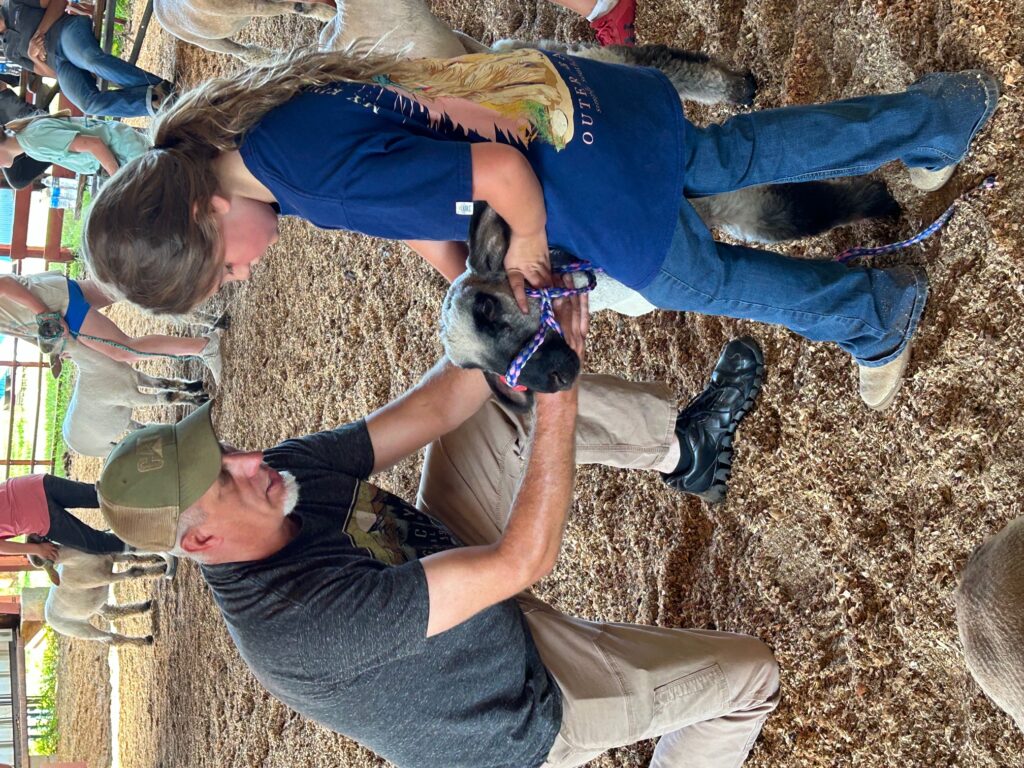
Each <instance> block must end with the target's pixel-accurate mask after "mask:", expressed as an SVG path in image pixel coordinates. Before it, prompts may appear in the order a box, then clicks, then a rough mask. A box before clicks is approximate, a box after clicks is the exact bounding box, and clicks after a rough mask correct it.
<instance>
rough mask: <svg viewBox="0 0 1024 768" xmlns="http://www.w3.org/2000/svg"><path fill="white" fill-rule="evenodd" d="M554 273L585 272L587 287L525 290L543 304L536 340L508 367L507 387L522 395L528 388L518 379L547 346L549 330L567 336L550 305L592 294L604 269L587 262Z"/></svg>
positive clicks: (570, 265)
mask: <svg viewBox="0 0 1024 768" xmlns="http://www.w3.org/2000/svg"><path fill="white" fill-rule="evenodd" d="M551 271H552V272H554V273H556V274H559V275H567V274H572V273H574V272H582V273H584V274H585V275H586V276H587V284H586V285H585V286H583V287H582V288H556V287H554V286H551V287H548V288H532V287H530V286H527V287H526V295H527V296H529V297H531V298H534V299H537V300H538V301H539V302H540V327H539V328H538V329H537V332H536V333H535V334H534V335H533V338H532V339H530V341H529V342H527V344H526V346H524V347H523V348H522V350H520V352H519V354H518V355H516V356H515V357H514V358H513V359H512V362H511V363H509V365H508V371H506V372H505V383H506V384H507V385H508V386H509V387H510V388H511V389H514V390H515V391H517V392H522V391H524V390H525V389H526V387H524V386H522V385H520V384H519V376H520V375H521V374H522V372H523V368H524V367H525V366H526V364H527V362H529V360H530V358H531V357H533V353H534V352H536V351H537V350H538V349H540V345H541V344H543V343H544V337H545V336H546V335H547V332H548V329H549V328H550V329H551V330H552V331H554V332H555V333H557V334H558V335H559V336H564V335H565V334H563V333H562V326H560V325H559V324H558V321H557V320H556V319H555V309H554V307H553V306H552V305H551V302H552V301H553V300H554V299H564V298H569V297H571V296H580V295H582V294H584V293H590V292H591V291H592V290H594V288H595V287H597V274H596V273H598V272H604V270H603V269H601V267H595V266H594V265H592V264H590V263H589V262H586V261H573V262H570V263H568V264H564V265H562V266H560V267H553V268H552V269H551Z"/></svg>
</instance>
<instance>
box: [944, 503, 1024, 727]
mask: <svg viewBox="0 0 1024 768" xmlns="http://www.w3.org/2000/svg"><path fill="white" fill-rule="evenodd" d="M956 626H957V631H958V632H959V634H960V642H961V643H962V644H963V647H964V656H965V657H966V660H967V668H968V669H969V670H970V672H971V675H972V676H973V677H974V679H975V681H977V683H978V685H980V686H981V690H983V691H984V692H985V693H986V694H987V695H988V697H989V698H990V699H992V701H994V702H995V703H996V705H997V706H998V707H999V708H1000V709H1001V710H1003V711H1004V712H1006V714H1008V715H1009V716H1010V717H1012V718H1013V721H1014V722H1015V723H1016V724H1017V727H1018V728H1020V729H1021V730H1022V731H1024V517H1018V518H1017V519H1016V520H1014V521H1012V522H1011V523H1010V524H1009V525H1007V526H1006V527H1005V528H1003V530H1001V531H1000V532H999V533H997V534H996V535H995V536H993V537H992V538H990V539H989V540H988V541H986V542H985V543H983V544H982V545H981V546H979V547H978V548H977V549H976V550H975V551H974V554H972V555H971V559H970V560H969V561H968V563H967V567H966V568H965V569H964V572H963V575H962V576H961V577H960V586H959V587H958V588H957V590H956Z"/></svg>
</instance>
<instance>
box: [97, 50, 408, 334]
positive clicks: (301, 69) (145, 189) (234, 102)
mask: <svg viewBox="0 0 1024 768" xmlns="http://www.w3.org/2000/svg"><path fill="white" fill-rule="evenodd" d="M357 50H358V49H357V48H356V47H355V46H353V47H351V48H349V49H348V50H347V51H344V52H326V53H316V52H310V51H308V50H298V51H294V52H292V53H291V54H288V55H286V56H284V57H283V58H280V59H277V60H275V61H272V62H270V63H268V64H265V65H263V66H260V67H256V68H253V69H250V70H248V71H246V72H243V73H240V74H238V75H235V76H232V77H223V78H218V79H215V80H210V81H208V82H205V83H203V84H202V85H199V86H197V87H196V88H193V89H192V90H190V91H188V92H187V93H184V94H182V96H181V97H180V98H179V99H178V101H177V102H176V103H175V104H174V105H173V106H171V107H169V108H168V109H167V110H166V111H162V112H161V113H160V114H159V115H158V116H157V118H156V120H155V122H154V125H153V128H152V131H151V133H152V138H153V144H154V146H153V149H151V150H149V151H148V152H146V153H145V154H144V155H143V156H142V157H139V158H136V159H135V160H133V161H132V162H130V163H128V164H127V165H125V166H124V167H123V168H122V169H121V170H120V171H119V172H118V173H116V174H114V176H113V177H112V178H111V179H110V180H109V181H108V182H107V183H106V184H105V185H104V186H103V188H102V189H101V190H100V192H99V193H98V194H97V196H96V198H95V199H94V200H93V203H92V208H91V210H90V212H89V216H88V218H87V220H86V222H85V227H84V233H83V235H84V236H83V244H84V251H85V259H86V261H87V262H88V264H89V266H90V268H91V269H92V271H93V274H94V275H95V276H96V278H97V279H98V280H99V281H100V282H102V283H104V284H105V285H107V286H109V287H110V288H112V289H113V290H114V291H115V292H116V293H118V294H120V295H121V296H123V297H124V298H126V299H128V300H129V301H131V302H133V303H135V304H138V305H139V306H141V307H144V308H146V309H149V310H151V311H153V312H158V313H175V314H178V313H183V312H187V311H189V310H191V309H193V308H194V307H195V306H196V305H197V304H199V303H200V302H202V301H203V300H204V299H206V298H207V297H208V296H209V295H210V294H211V293H213V291H215V290H216V288H217V285H218V284H219V281H220V276H221V272H222V270H223V267H222V264H221V262H222V256H221V254H222V250H223V248H222V244H221V243H220V237H219V230H218V226H217V221H216V218H215V217H214V215H213V212H212V210H211V198H212V197H213V195H214V194H216V193H217V191H218V187H217V177H216V175H215V174H214V169H213V161H214V160H215V159H216V157H217V156H218V155H219V154H220V153H221V152H226V151H231V150H234V149H237V148H238V146H239V145H240V143H241V141H242V139H243V138H244V136H245V134H246V132H247V131H249V130H250V129H251V128H252V127H254V126H255V125H256V124H257V123H259V121H260V120H261V119H262V118H263V117H264V116H265V115H266V114H267V113H268V112H270V111H271V110H272V109H274V108H275V107H278V106H280V105H281V104H284V103H285V102H287V101H288V100H290V99H291V98H293V97H294V96H295V95H297V94H298V93H299V92H300V91H301V90H303V89H304V88H308V87H310V86H317V85H327V84H330V83H336V82H343V81H347V82H370V81H372V80H373V78H375V77H376V76H378V75H383V74H385V73H393V74H402V73H404V72H405V69H406V67H407V66H408V62H406V61H403V60H401V59H400V54H399V55H389V56H381V55H377V54H375V53H374V52H373V51H372V49H371V50H370V51H369V52H362V53H359V52H357Z"/></svg>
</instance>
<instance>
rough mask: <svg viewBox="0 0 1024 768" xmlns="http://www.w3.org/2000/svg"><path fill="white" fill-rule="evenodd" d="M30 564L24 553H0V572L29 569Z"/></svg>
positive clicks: (30, 567)
mask: <svg viewBox="0 0 1024 768" xmlns="http://www.w3.org/2000/svg"><path fill="white" fill-rule="evenodd" d="M31 570H33V568H32V565H31V564H30V563H29V561H28V558H27V557H25V556H24V555H0V573H17V572H18V571H31Z"/></svg>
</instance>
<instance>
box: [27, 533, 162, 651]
mask: <svg viewBox="0 0 1024 768" xmlns="http://www.w3.org/2000/svg"><path fill="white" fill-rule="evenodd" d="M29 560H30V561H31V562H32V564H33V565H34V566H35V567H36V568H43V567H44V566H45V564H46V562H45V561H43V560H41V559H40V558H38V557H36V556H35V555H30V556H29ZM116 563H133V565H132V566H131V567H130V568H128V570H126V571H121V572H116V571H115V570H114V565H115V564H116ZM138 563H145V564H138ZM55 567H56V571H57V573H58V574H59V575H60V586H53V587H50V593H49V594H48V595H47V597H46V604H45V606H44V609H43V611H44V616H45V618H46V623H47V624H49V625H50V626H51V627H53V628H54V630H56V631H57V632H59V633H60V634H62V635H68V636H70V637H77V638H80V639H82V640H97V641H99V642H101V643H110V644H112V645H151V644H152V643H153V636H152V635H146V636H144V637H129V636H127V635H121V634H118V633H117V632H112V631H109V630H106V629H99V628H97V627H95V626H93V625H92V624H91V623H90V622H89V620H90V619H91V618H92V617H94V616H98V617H100V618H102V619H105V620H107V621H113V620H114V619H120V618H123V617H125V616H134V615H136V614H140V613H146V612H147V611H149V610H150V608H151V607H152V601H150V600H146V601H144V602H141V603H126V604H124V605H115V604H113V603H109V602H107V600H108V597H109V592H110V591H109V589H108V587H109V585H110V584H114V583H116V582H119V581H125V580H126V579H140V578H147V577H149V578H152V577H156V576H161V575H163V574H164V573H165V572H166V570H167V562H166V561H165V560H163V559H162V558H161V557H160V556H159V555H135V554H121V555H91V554H89V553H88V552H82V551H80V550H77V549H72V548H71V547H61V548H60V552H59V554H58V556H57V562H56V564H55Z"/></svg>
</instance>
